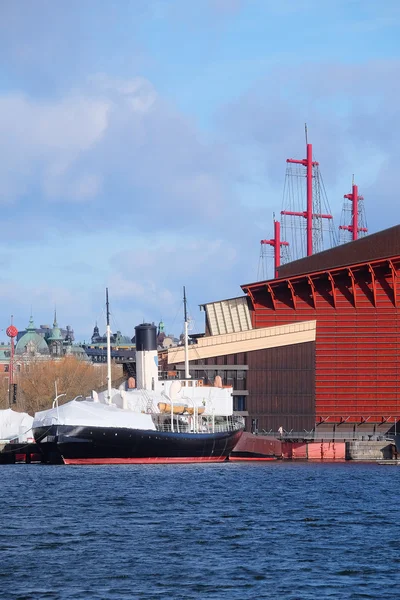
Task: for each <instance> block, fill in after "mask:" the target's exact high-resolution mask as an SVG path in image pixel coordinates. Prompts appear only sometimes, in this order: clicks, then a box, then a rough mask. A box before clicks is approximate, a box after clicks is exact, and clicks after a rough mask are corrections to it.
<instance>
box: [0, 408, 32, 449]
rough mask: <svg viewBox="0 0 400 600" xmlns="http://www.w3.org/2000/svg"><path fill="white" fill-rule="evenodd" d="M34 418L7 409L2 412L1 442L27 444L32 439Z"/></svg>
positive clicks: (0, 420)
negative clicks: (9, 441)
mask: <svg viewBox="0 0 400 600" xmlns="http://www.w3.org/2000/svg"><path fill="white" fill-rule="evenodd" d="M32 423H33V417H31V416H30V415H28V413H20V412H16V411H15V410H12V409H11V408H7V409H6V410H0V440H12V439H14V440H15V441H18V442H26V441H27V440H28V438H32V437H33V434H32Z"/></svg>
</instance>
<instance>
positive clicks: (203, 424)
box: [154, 415, 244, 434]
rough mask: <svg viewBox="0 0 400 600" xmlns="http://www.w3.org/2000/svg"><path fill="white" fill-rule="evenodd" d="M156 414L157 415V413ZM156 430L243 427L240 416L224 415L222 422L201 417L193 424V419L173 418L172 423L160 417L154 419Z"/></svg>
mask: <svg viewBox="0 0 400 600" xmlns="http://www.w3.org/2000/svg"><path fill="white" fill-rule="evenodd" d="M157 416H158V415H157ZM154 422H155V426H156V428H157V431H163V432H171V433H173V432H179V433H200V434H202V433H203V434H206V433H228V432H233V431H239V430H240V429H243V427H244V421H243V419H241V418H240V417H226V420H225V421H224V422H214V423H213V422H212V418H211V417H207V418H204V417H203V418H201V419H199V420H198V423H196V425H195V426H193V420H192V419H191V420H190V421H186V420H183V419H179V418H174V419H173V424H171V422H170V421H165V420H162V419H160V418H158V419H154Z"/></svg>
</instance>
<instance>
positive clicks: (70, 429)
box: [33, 311, 244, 464]
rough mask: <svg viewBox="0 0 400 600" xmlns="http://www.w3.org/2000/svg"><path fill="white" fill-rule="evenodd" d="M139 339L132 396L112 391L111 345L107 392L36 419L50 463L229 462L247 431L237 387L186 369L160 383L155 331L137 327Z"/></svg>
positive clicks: (127, 389) (125, 390) (128, 388)
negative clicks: (206, 381)
mask: <svg viewBox="0 0 400 600" xmlns="http://www.w3.org/2000/svg"><path fill="white" fill-rule="evenodd" d="M107 317H108V311H107ZM107 321H108V319H107ZM135 333H136V375H137V385H136V387H135V388H133V387H132V381H130V382H126V384H123V385H122V386H121V387H120V388H119V389H118V390H117V389H112V387H111V368H110V367H111V366H110V360H109V354H110V353H109V344H108V387H107V391H106V392H102V393H100V394H96V393H95V392H94V393H93V394H92V397H91V398H86V399H85V400H78V399H75V400H72V401H71V402H68V403H66V404H64V405H62V406H58V403H57V401H55V402H54V403H53V404H54V406H53V408H52V409H50V410H47V411H41V412H38V413H36V414H35V418H34V422H33V432H34V437H35V440H36V441H37V443H38V445H39V447H40V448H41V450H42V453H43V455H44V457H45V460H46V461H47V462H49V463H54V462H64V463H65V464H113V463H119V464H123V463H167V462H169V463H179V462H217V461H223V460H226V458H227V457H228V455H229V453H230V452H231V451H232V449H233V448H234V446H235V445H236V443H237V442H238V441H239V438H240V436H241V434H242V432H243V429H244V422H243V418H242V417H238V416H235V415H234V414H233V400H232V391H233V390H232V387H221V386H220V385H218V386H204V385H203V382H202V381H197V380H192V379H191V378H190V376H189V371H188V364H187V361H185V362H186V373H185V379H183V380H176V379H174V380H159V379H158V355H157V336H156V328H155V326H154V325H149V324H143V325H139V326H138V327H136V328H135ZM109 337H110V330H109V322H107V338H108V340H109ZM185 347H186V349H187V321H186V319H185ZM186 356H187V352H186ZM135 383H136V382H135Z"/></svg>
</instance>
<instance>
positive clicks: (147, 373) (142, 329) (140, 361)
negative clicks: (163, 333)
mask: <svg viewBox="0 0 400 600" xmlns="http://www.w3.org/2000/svg"><path fill="white" fill-rule="evenodd" d="M135 339H136V384H137V388H138V389H139V390H154V388H155V384H156V382H157V381H158V354H157V328H156V326H155V325H150V324H149V323H143V324H142V325H137V326H136V327H135Z"/></svg>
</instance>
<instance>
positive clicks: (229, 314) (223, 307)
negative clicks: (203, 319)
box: [201, 296, 252, 335]
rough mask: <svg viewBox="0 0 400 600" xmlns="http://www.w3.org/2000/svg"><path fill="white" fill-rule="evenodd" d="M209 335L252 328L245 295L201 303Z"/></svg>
mask: <svg viewBox="0 0 400 600" xmlns="http://www.w3.org/2000/svg"><path fill="white" fill-rule="evenodd" d="M201 308H203V309H204V310H205V312H206V315H207V326H208V327H207V328H208V331H209V333H210V335H221V334H225V333H237V332H239V331H248V330H249V329H251V328H252V325H251V317H250V312H249V304H248V298H247V296H240V297H239V298H229V299H228V300H220V301H218V302H208V303H207V304H202V305H201Z"/></svg>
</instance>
